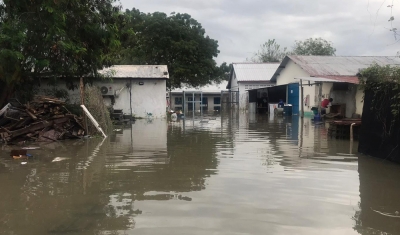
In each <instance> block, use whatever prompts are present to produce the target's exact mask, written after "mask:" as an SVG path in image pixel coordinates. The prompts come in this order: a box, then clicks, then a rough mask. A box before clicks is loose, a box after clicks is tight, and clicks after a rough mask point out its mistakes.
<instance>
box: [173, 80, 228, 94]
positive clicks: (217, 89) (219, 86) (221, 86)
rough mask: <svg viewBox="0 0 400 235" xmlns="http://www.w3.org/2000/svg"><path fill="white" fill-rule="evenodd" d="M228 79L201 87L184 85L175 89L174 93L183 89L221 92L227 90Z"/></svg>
mask: <svg viewBox="0 0 400 235" xmlns="http://www.w3.org/2000/svg"><path fill="white" fill-rule="evenodd" d="M227 84H228V82H227V81H222V82H221V83H219V84H218V83H212V84H208V85H205V86H201V87H190V86H187V85H183V86H182V88H178V89H174V90H172V91H171V92H172V93H181V92H182V91H185V92H190V91H202V92H203V93H221V91H226V90H227V89H226V85H227Z"/></svg>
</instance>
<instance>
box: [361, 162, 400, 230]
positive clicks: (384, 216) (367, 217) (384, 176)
mask: <svg viewBox="0 0 400 235" xmlns="http://www.w3.org/2000/svg"><path fill="white" fill-rule="evenodd" d="M358 164H359V174H360V198H361V201H360V204H359V208H358V210H357V211H356V213H355V215H354V220H355V222H356V225H355V226H354V229H355V230H356V231H357V232H359V233H360V234H363V235H366V234H399V231H400V213H399V212H400V201H399V200H398V197H399V195H400V185H399V183H398V178H399V170H400V169H399V165H396V164H393V163H390V162H387V161H382V160H381V159H374V158H370V157H366V156H362V157H360V158H359V162H358Z"/></svg>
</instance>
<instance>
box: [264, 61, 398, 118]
mask: <svg viewBox="0 0 400 235" xmlns="http://www.w3.org/2000/svg"><path fill="white" fill-rule="evenodd" d="M373 64H379V65H400V58H398V57H393V56H297V55H290V56H286V57H285V58H284V59H283V61H282V62H281V64H280V65H279V67H278V69H277V70H276V71H275V73H274V75H273V76H272V78H271V82H276V85H277V87H282V86H284V87H286V89H285V90H286V94H284V93H281V94H280V95H281V96H284V97H285V99H284V100H285V101H286V103H287V104H291V105H292V108H293V114H294V115H299V114H304V115H312V110H311V109H312V108H313V107H318V106H319V104H320V103H321V100H323V99H328V98H333V105H332V107H331V110H330V111H331V112H332V108H333V107H334V108H335V112H336V113H337V112H339V113H340V114H341V116H342V117H348V118H350V117H353V116H360V115H361V114H362V109H363V102H362V100H363V95H364V92H363V91H362V90H360V89H359V87H358V83H359V80H358V77H357V73H359V71H360V70H361V69H364V68H367V67H369V66H371V65H373ZM269 89H275V87H274V88H269Z"/></svg>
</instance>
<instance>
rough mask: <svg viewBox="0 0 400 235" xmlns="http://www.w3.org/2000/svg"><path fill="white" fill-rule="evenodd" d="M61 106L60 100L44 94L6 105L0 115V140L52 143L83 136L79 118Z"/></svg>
mask: <svg viewBox="0 0 400 235" xmlns="http://www.w3.org/2000/svg"><path fill="white" fill-rule="evenodd" d="M64 105H65V103H64V102H63V101H61V100H59V99H55V98H52V97H44V96H36V97H35V98H34V100H33V101H32V102H30V103H28V104H25V105H22V104H13V105H9V107H8V109H7V111H6V112H4V113H3V114H2V115H1V116H0V140H3V141H4V142H8V143H10V142H11V143H15V142H21V141H43V142H52V141H58V140H63V139H78V138H81V137H83V136H84V135H85V131H84V127H83V122H82V119H81V118H80V117H78V116H76V115H74V114H71V113H70V112H69V111H68V110H67V108H66V107H65V106H64Z"/></svg>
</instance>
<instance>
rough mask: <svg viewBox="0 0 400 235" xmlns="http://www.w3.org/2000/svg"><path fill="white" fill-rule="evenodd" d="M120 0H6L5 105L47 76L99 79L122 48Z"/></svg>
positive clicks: (2, 11) (2, 38) (2, 23)
mask: <svg viewBox="0 0 400 235" xmlns="http://www.w3.org/2000/svg"><path fill="white" fill-rule="evenodd" d="M115 2H116V0H102V1H98V0H54V1H47V0H37V1H15V0H3V1H2V2H1V3H0V47H1V48H2V50H1V51H0V94H1V97H0V105H1V104H4V101H5V100H6V99H7V98H8V97H10V96H11V95H13V93H14V91H15V90H19V89H21V88H24V87H27V86H28V88H29V85H28V84H31V83H33V82H35V81H37V80H38V78H40V77H43V76H46V77H48V78H49V77H53V78H61V77H64V78H71V77H81V76H91V77H97V76H99V75H98V73H97V71H98V70H99V69H102V68H103V67H104V66H108V65H111V62H112V61H113V60H112V55H113V53H112V52H113V51H114V50H115V48H117V47H118V46H119V44H120V43H119V40H118V28H117V21H118V20H119V18H118V17H119V13H120V12H119V7H118V6H115V5H114V3H115Z"/></svg>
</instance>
